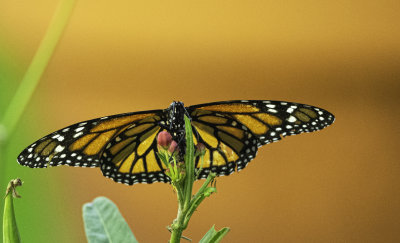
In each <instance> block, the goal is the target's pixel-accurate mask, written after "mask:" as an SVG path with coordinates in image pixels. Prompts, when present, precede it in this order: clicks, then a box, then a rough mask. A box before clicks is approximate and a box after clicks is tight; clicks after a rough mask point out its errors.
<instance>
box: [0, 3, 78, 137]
mask: <svg viewBox="0 0 400 243" xmlns="http://www.w3.org/2000/svg"><path fill="white" fill-rule="evenodd" d="M75 2H76V0H62V1H61V2H60V4H59V5H58V7H57V10H56V12H55V13H54V16H53V19H52V20H51V22H50V25H49V27H48V29H47V32H46V34H45V35H44V37H43V39H42V41H41V43H40V45H39V48H38V50H37V51H36V54H35V56H34V57H33V59H32V62H31V64H30V65H29V67H28V70H27V71H26V73H25V75H24V77H23V79H22V81H21V83H20V85H19V87H18V89H17V91H16V93H15V95H14V97H13V98H12V100H11V102H10V104H9V106H8V107H7V108H6V111H5V113H4V116H3V119H2V120H1V122H0V124H2V125H3V126H4V127H5V128H6V132H7V133H6V135H7V134H12V132H13V131H14V129H15V126H16V125H17V123H18V120H19V119H20V117H21V115H22V113H23V111H24V109H25V107H26V105H27V104H28V102H29V99H30V98H31V96H32V94H33V92H34V90H35V88H36V86H37V84H38V83H39V80H40V77H41V76H42V74H43V72H44V70H45V69H46V66H47V64H48V62H49V60H50V58H51V56H52V55H53V52H54V49H55V47H56V45H57V43H58V41H59V39H60V37H61V34H62V33H63V31H64V29H65V27H66V25H67V23H68V19H69V17H70V16H71V13H72V10H73V8H74V6H75Z"/></svg>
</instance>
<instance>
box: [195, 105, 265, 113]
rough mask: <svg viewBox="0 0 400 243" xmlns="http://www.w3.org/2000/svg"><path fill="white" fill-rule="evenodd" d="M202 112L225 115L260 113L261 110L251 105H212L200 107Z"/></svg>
mask: <svg viewBox="0 0 400 243" xmlns="http://www.w3.org/2000/svg"><path fill="white" fill-rule="evenodd" d="M197 109H200V110H208V111H216V112H224V113H228V112H230V113H243V112H258V111H260V109H259V108H257V107H255V106H252V105H249V104H238V103H237V104H220V105H210V106H204V107H199V108H197Z"/></svg>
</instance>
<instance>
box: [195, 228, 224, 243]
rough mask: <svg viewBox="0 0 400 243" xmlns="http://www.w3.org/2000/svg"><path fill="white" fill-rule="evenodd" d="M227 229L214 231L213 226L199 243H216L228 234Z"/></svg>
mask: <svg viewBox="0 0 400 243" xmlns="http://www.w3.org/2000/svg"><path fill="white" fill-rule="evenodd" d="M229 230H230V229H229V228H227V227H225V228H222V229H221V230H220V231H216V230H215V228H214V225H213V226H212V227H211V229H210V230H209V231H208V232H207V233H206V234H205V235H204V236H203V238H202V239H201V240H200V242H199V243H218V242H220V241H221V240H222V238H224V236H225V235H226V234H227V233H228V232H229Z"/></svg>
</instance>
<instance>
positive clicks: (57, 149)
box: [54, 145, 65, 153]
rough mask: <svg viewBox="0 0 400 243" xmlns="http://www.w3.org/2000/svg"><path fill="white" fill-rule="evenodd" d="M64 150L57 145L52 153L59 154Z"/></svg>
mask: <svg viewBox="0 0 400 243" xmlns="http://www.w3.org/2000/svg"><path fill="white" fill-rule="evenodd" d="M64 148H65V147H63V146H61V145H58V146H57V147H56V149H55V150H54V151H55V152H57V153H59V152H61V151H63V150H64Z"/></svg>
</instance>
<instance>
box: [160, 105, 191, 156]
mask: <svg viewBox="0 0 400 243" xmlns="http://www.w3.org/2000/svg"><path fill="white" fill-rule="evenodd" d="M164 111H165V113H166V116H167V119H166V123H167V124H166V126H165V127H164V128H165V129H166V130H167V131H168V132H169V133H170V134H171V135H172V138H173V139H174V140H175V141H176V142H177V143H178V144H179V149H180V150H181V151H185V139H184V138H185V120H184V115H185V114H186V110H185V106H184V104H183V103H182V102H180V101H174V102H172V103H171V105H170V106H169V107H168V108H167V109H165V110H164Z"/></svg>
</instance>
